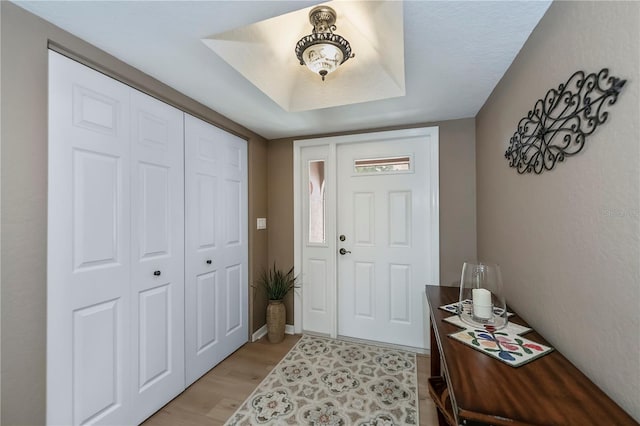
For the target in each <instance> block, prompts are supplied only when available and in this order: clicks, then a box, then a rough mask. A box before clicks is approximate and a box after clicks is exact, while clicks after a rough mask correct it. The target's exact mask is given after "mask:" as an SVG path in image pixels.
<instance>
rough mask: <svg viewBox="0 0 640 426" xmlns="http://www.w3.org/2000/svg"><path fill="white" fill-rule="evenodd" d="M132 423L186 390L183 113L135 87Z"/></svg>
mask: <svg viewBox="0 0 640 426" xmlns="http://www.w3.org/2000/svg"><path fill="white" fill-rule="evenodd" d="M131 135H132V142H131V144H132V162H131V164H132V170H131V179H132V198H131V212H132V213H131V214H132V218H133V223H132V233H131V248H132V254H133V264H132V274H131V292H132V300H133V301H134V304H133V306H132V334H133V336H132V345H131V350H132V353H131V356H132V359H133V360H134V363H133V374H132V377H133V378H134V379H133V380H132V381H133V382H134V383H133V386H132V388H133V404H132V412H133V416H132V420H133V422H136V423H138V422H141V421H142V420H144V419H145V418H146V417H148V416H150V415H151V414H153V413H154V412H155V411H157V410H158V409H159V408H161V407H162V406H163V405H164V404H165V403H167V402H168V401H170V400H171V399H172V398H173V397H174V396H176V395H177V394H178V393H180V392H181V391H182V390H183V389H184V267H183V264H184V165H183V137H184V136H183V113H182V112H181V111H179V110H177V109H175V108H173V107H171V106H169V105H166V104H164V103H162V102H160V101H158V100H156V99H153V98H151V97H150V96H147V95H145V94H143V93H140V92H138V91H135V90H132V92H131Z"/></svg>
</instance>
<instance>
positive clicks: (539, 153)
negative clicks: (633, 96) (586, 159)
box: [504, 68, 627, 174]
mask: <svg viewBox="0 0 640 426" xmlns="http://www.w3.org/2000/svg"><path fill="white" fill-rule="evenodd" d="M626 82H627V80H620V79H619V78H617V77H609V70H608V69H607V68H603V69H602V70H601V71H600V72H599V73H597V74H596V73H591V74H589V75H587V76H585V73H584V71H577V72H576V73H574V74H573V75H572V76H571V77H569V80H567V82H566V83H565V84H561V85H560V86H558V88H557V89H550V90H549V91H548V92H547V95H546V96H545V97H544V99H539V100H538V101H537V102H536V103H535V105H534V107H533V109H532V110H531V111H529V113H528V114H527V116H526V117H524V118H522V119H521V120H520V122H519V123H518V129H517V130H516V132H515V133H514V134H513V136H512V137H511V140H510V141H509V142H510V144H509V148H508V149H507V151H506V152H505V154H504V156H505V157H506V158H507V159H508V160H509V167H515V168H516V169H517V170H518V173H520V174H522V173H525V172H526V173H531V172H534V173H536V174H540V173H542V172H543V171H544V170H551V169H553V167H554V166H555V165H556V163H558V162H562V161H564V160H565V158H566V157H569V156H571V155H575V154H577V153H578V152H580V151H581V150H582V148H583V147H584V142H585V139H586V137H587V136H589V135H590V134H591V133H593V132H594V131H595V130H596V128H597V127H598V126H599V125H600V124H602V123H604V122H605V121H607V117H608V116H609V113H608V112H607V111H606V109H607V107H609V106H611V105H613V104H615V103H616V100H617V99H618V94H619V93H620V91H621V90H622V86H624V84H625V83H626Z"/></svg>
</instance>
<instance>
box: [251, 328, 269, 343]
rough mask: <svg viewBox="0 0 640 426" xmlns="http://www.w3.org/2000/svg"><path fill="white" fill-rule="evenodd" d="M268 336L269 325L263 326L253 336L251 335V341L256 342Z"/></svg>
mask: <svg viewBox="0 0 640 426" xmlns="http://www.w3.org/2000/svg"><path fill="white" fill-rule="evenodd" d="M266 335H267V324H265V325H263V326H262V327H260V328H259V329H257V330H256V331H255V332H254V333H253V335H251V341H252V342H255V341H256V340H259V339H261V338H263V337H264V336H266Z"/></svg>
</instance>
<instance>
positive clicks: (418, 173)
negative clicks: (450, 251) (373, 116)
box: [294, 128, 439, 349]
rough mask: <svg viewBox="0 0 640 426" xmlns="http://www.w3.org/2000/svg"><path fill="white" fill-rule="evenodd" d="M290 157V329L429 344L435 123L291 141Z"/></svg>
mask: <svg viewBox="0 0 640 426" xmlns="http://www.w3.org/2000/svg"><path fill="white" fill-rule="evenodd" d="M294 158H296V159H297V161H296V167H295V169H296V170H295V173H296V179H297V180H296V185H294V187H295V189H296V190H295V194H296V195H295V196H294V198H295V199H294V205H295V206H297V208H296V211H298V215H297V216H296V223H295V226H294V228H295V231H294V234H295V236H294V238H295V242H296V248H295V254H294V256H295V265H296V271H297V272H299V273H302V289H301V295H298V294H296V297H295V298H294V300H295V303H296V306H295V310H296V312H298V311H302V312H301V314H300V315H297V316H296V330H297V331H313V332H319V333H323V334H328V335H331V336H334V337H335V336H338V335H341V336H345V337H354V338H360V339H367V340H374V341H380V342H384V343H392V344H397V345H404V346H412V347H418V348H425V349H428V348H429V340H428V339H427V338H426V336H427V330H428V321H429V314H428V310H427V309H426V308H425V304H426V299H425V296H424V286H425V284H438V283H439V232H438V231H439V229H438V228H439V217H438V130H437V128H422V129H408V130H400V131H390V132H378V133H369V134H359V135H349V136H339V137H329V138H322V139H316V140H306V141H296V143H295V145H294ZM321 182H322V183H323V185H322V187H323V191H321V192H318V189H319V186H320V185H318V183H321ZM319 200H322V203H320V202H319ZM318 217H321V218H322V221H319V219H318ZM320 223H321V224H322V225H323V228H320V227H319V224H320ZM321 229H324V235H323V234H322V233H320V232H319V230H321ZM341 250H343V251H342V252H341Z"/></svg>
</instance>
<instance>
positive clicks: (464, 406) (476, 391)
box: [426, 286, 638, 426]
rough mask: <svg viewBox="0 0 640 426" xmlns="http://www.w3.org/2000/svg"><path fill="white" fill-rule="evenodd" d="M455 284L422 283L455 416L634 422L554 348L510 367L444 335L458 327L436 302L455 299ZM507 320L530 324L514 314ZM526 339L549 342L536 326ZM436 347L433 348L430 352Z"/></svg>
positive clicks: (518, 421) (514, 421) (513, 421)
mask: <svg viewBox="0 0 640 426" xmlns="http://www.w3.org/2000/svg"><path fill="white" fill-rule="evenodd" d="M458 292H459V289H458V288H456V287H440V286H426V295H427V301H428V302H429V310H430V317H431V325H432V327H433V331H434V333H435V337H436V341H437V344H438V350H439V353H440V357H441V363H442V370H443V374H444V375H445V378H446V380H447V383H448V387H449V394H450V396H451V400H452V404H453V406H454V411H457V415H458V417H459V419H468V420H475V421H480V422H486V423H493V424H509V425H614V424H615V425H619V426H622V425H638V423H637V422H635V421H634V420H633V419H632V418H631V417H630V416H629V415H628V414H626V413H625V412H624V411H623V410H622V409H621V408H620V407H619V406H618V405H617V404H616V403H615V402H614V401H613V400H611V399H610V398H609V397H608V396H606V395H605V394H604V392H602V391H601V390H600V389H599V388H598V387H597V386H596V385H595V384H594V383H593V382H591V380H589V379H588V378H587V377H586V376H585V375H584V374H583V373H582V372H580V370H578V369H577V368H576V367H575V366H574V365H573V364H571V362H569V361H568V360H567V359H566V358H565V357H564V356H563V355H562V354H561V353H560V352H559V351H558V350H554V351H553V352H551V353H549V354H547V355H544V356H542V357H541V358H538V359H536V360H534V361H532V362H530V363H528V364H524V365H522V366H520V367H511V366H509V365H507V364H505V363H503V362H501V361H499V360H497V359H495V358H492V357H490V356H488V355H486V354H484V353H482V352H480V351H478V350H475V349H473V348H471V347H470V346H467V345H465V344H463V343H460V342H458V341H455V340H454V339H452V338H449V337H448V335H449V334H452V333H455V332H457V331H460V328H458V327H456V326H455V325H453V324H450V323H448V322H446V321H443V319H444V318H446V317H449V316H451V315H452V314H451V313H449V312H447V311H445V310H443V309H439V307H440V306H443V305H447V304H449V303H453V302H457V301H458ZM509 321H511V322H514V323H517V324H520V325H524V326H527V327H530V326H529V325H528V324H527V323H526V322H525V321H523V320H522V318H520V317H519V316H518V315H517V313H516V315H514V316H512V317H509ZM523 336H524V337H526V338H527V339H530V340H533V341H535V342H538V343H542V344H544V345H548V346H551V345H550V344H549V343H548V342H547V341H545V340H544V338H543V337H542V336H540V335H539V334H538V333H537V332H536V331H535V330H532V331H530V332H528V333H526V334H523ZM435 350H436V348H431V351H432V353H433V352H434V351H435Z"/></svg>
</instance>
